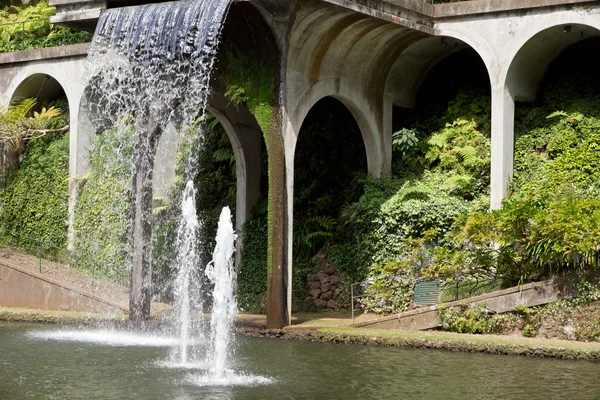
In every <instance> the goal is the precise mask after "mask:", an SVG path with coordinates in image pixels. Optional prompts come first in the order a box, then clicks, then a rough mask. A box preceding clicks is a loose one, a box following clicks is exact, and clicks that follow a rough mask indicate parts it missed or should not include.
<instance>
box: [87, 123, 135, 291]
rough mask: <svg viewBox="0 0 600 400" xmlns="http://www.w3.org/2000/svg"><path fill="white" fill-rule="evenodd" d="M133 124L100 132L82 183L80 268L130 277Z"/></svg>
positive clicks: (114, 275) (124, 277)
mask: <svg viewBox="0 0 600 400" xmlns="http://www.w3.org/2000/svg"><path fill="white" fill-rule="evenodd" d="M132 157H133V128H132V127H131V126H130V125H121V126H119V127H118V128H115V129H111V130H108V131H106V132H104V133H102V134H101V135H99V136H98V138H97V140H96V143H95V146H94V149H93V151H92V153H91V155H90V172H89V174H87V175H86V176H85V177H83V178H82V179H81V182H80V183H79V197H78V200H77V205H76V207H75V254H76V256H77V258H78V262H77V265H78V267H79V268H83V269H86V270H91V269H92V268H95V269H96V273H98V274H100V275H102V276H105V277H107V278H113V279H119V280H121V281H123V282H127V281H128V276H129V275H128V274H129V264H130V262H129V259H128V258H127V254H129V246H130V238H129V236H130V229H131V223H130V215H131V182H132Z"/></svg>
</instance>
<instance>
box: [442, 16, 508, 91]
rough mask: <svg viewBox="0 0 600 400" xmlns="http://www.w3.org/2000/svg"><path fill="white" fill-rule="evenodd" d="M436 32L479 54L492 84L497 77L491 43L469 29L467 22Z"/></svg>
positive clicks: (495, 57)
mask: <svg viewBox="0 0 600 400" xmlns="http://www.w3.org/2000/svg"><path fill="white" fill-rule="evenodd" d="M436 33H437V34H439V35H440V36H442V37H449V38H452V39H455V40H459V41H460V42H462V43H464V44H465V45H466V46H469V47H470V48H471V49H473V50H474V51H475V52H476V53H477V54H479V57H481V60H482V61H483V63H484V64H485V66H486V68H487V70H488V74H489V76H490V84H491V85H492V86H494V83H495V82H496V80H497V78H498V57H497V55H496V52H495V51H494V48H493V47H492V45H491V44H490V43H489V42H488V41H487V40H485V39H484V38H483V36H481V35H480V34H479V33H478V32H477V31H474V30H472V29H470V28H469V26H468V24H460V25H452V28H449V27H442V28H441V29H438V31H437V32H436Z"/></svg>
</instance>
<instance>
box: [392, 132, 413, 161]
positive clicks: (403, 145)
mask: <svg viewBox="0 0 600 400" xmlns="http://www.w3.org/2000/svg"><path fill="white" fill-rule="evenodd" d="M418 136H419V134H418V132H417V131H416V130H414V129H407V128H402V129H401V130H399V131H398V132H394V133H393V135H392V148H393V149H394V150H395V151H399V152H401V153H402V155H403V156H405V155H406V154H407V153H408V152H409V151H410V150H411V149H412V148H414V147H415V146H416V145H417V144H418V143H419V138H418Z"/></svg>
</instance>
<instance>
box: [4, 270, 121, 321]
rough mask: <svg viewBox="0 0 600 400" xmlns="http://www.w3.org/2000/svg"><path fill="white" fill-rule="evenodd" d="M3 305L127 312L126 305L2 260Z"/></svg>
mask: <svg viewBox="0 0 600 400" xmlns="http://www.w3.org/2000/svg"><path fill="white" fill-rule="evenodd" d="M0 306H7V307H30V308H41V309H50V310H74V311H85V312H93V313H105V314H106V313H109V314H123V313H127V312H128V311H129V310H128V309H127V307H125V306H124V305H122V304H118V303H115V302H112V301H110V300H106V299H104V298H101V297H98V296H96V295H94V294H91V293H86V292H84V291H81V290H78V289H74V288H70V287H68V286H66V285H64V284H62V283H60V282H57V281H54V280H52V279H49V278H47V277H45V276H43V275H41V274H34V273H32V272H29V271H25V270H23V269H21V268H19V267H17V266H16V265H14V264H12V263H9V262H7V261H5V260H0Z"/></svg>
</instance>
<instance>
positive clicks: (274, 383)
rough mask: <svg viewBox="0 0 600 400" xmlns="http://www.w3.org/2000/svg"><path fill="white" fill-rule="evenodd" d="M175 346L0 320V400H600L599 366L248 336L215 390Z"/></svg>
mask: <svg viewBox="0 0 600 400" xmlns="http://www.w3.org/2000/svg"><path fill="white" fill-rule="evenodd" d="M177 340H178V339H177V338H172V337H168V336H165V335H160V334H141V335H139V334H135V333H122V332H118V331H109V332H98V331H92V332H90V331H86V332H73V329H72V328H68V330H67V328H58V327H48V326H39V325H22V324H6V323H4V324H2V323H0V399H2V400H5V399H8V400H12V399H24V398H34V399H174V400H178V399H181V400H183V399H246V400H253V399H406V400H410V399H600V378H599V377H600V364H599V363H593V362H587V361H561V360H551V359H534V358H524V357H510V356H493V355H487V354H468V353H450V352H444V351H428V350H406V349H395V348H380V347H362V346H356V345H354V346H353V345H333V344H322V343H309V342H293V341H286V340H272V339H271V340H269V339H249V338H238V340H237V344H236V349H235V359H236V360H235V363H234V365H235V379H232V381H230V382H229V383H226V384H225V385H221V386H215V383H214V382H209V381H207V380H206V379H205V376H206V374H205V372H204V370H203V369H201V367H204V368H205V367H206V365H201V364H198V365H197V367H198V368H193V367H194V365H187V366H186V368H178V367H174V366H173V365H169V363H168V362H167V360H168V357H169V350H170V348H171V347H172V346H177V345H178V343H177ZM196 345H197V346H204V344H203V343H202V342H199V343H196ZM221 383H223V382H221Z"/></svg>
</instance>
